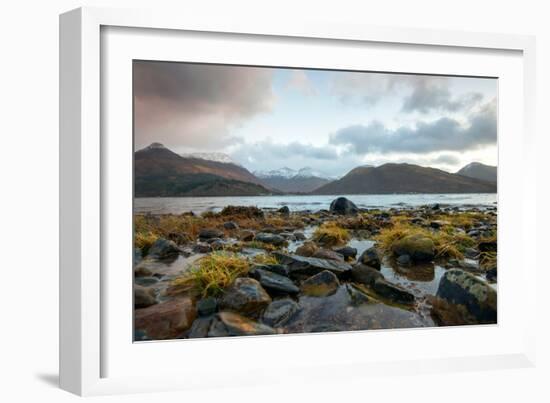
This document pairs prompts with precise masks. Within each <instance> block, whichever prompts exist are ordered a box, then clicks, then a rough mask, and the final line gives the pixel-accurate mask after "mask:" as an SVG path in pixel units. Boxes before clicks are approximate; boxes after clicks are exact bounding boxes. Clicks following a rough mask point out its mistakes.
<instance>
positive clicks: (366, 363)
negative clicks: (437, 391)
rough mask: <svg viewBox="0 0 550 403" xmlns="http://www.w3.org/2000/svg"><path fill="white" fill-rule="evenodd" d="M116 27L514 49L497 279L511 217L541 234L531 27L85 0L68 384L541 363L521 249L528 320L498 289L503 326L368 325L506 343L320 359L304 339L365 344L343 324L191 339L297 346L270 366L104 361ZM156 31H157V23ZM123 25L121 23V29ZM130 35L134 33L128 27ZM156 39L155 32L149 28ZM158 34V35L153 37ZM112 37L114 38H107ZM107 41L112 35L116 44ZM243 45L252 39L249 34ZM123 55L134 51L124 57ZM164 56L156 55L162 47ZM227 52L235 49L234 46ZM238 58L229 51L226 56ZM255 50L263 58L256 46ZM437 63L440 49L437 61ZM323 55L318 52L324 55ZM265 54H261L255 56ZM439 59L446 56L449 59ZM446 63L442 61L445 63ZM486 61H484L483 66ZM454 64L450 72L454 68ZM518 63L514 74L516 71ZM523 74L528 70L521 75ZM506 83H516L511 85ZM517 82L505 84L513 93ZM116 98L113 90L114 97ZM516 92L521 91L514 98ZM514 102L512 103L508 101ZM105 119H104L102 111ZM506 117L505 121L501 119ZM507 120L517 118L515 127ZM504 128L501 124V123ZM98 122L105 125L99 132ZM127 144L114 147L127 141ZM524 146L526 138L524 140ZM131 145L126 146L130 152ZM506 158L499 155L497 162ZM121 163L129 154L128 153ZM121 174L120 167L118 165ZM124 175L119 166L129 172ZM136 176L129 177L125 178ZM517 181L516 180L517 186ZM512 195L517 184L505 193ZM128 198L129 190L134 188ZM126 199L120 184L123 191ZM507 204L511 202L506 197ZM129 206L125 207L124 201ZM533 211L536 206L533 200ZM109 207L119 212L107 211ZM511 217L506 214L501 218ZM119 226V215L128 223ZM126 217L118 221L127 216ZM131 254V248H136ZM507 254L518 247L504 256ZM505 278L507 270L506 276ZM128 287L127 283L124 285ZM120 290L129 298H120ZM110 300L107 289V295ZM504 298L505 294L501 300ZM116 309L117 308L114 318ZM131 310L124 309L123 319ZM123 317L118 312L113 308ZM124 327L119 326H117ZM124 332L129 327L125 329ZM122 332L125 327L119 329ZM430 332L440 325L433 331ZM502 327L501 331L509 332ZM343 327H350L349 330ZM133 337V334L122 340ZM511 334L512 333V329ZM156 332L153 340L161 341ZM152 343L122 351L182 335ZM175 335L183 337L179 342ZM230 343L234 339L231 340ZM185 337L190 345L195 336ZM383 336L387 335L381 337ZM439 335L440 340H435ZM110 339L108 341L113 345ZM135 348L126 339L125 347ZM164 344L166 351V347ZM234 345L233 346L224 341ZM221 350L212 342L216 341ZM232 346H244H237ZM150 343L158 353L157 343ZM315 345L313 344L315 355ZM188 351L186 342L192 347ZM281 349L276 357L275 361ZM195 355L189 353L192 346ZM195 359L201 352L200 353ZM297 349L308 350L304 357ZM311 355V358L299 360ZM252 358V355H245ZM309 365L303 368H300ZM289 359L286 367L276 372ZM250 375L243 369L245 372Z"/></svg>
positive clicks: (173, 346)
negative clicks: (524, 30) (131, 6)
mask: <svg viewBox="0 0 550 403" xmlns="http://www.w3.org/2000/svg"><path fill="white" fill-rule="evenodd" d="M109 27H118V28H117V29H122V30H124V29H130V30H131V29H147V30H157V31H156V32H182V33H185V32H192V33H193V35H194V36H195V37H200V36H201V33H203V34H204V35H206V34H208V33H217V38H218V39H219V38H222V40H223V36H224V35H226V36H228V38H229V36H231V35H233V36H234V35H237V36H239V35H242V36H246V37H253V38H255V40H256V39H257V40H262V39H269V40H271V41H275V42H276V41H277V40H279V39H280V40H281V41H283V42H284V41H286V40H291V41H296V42H297V43H301V41H303V42H304V44H305V45H304V46H307V44H308V43H310V42H308V41H312V40H313V41H315V40H319V41H331V42H330V43H331V44H330V46H334V47H338V46H344V45H345V44H358V45H361V44H369V43H370V44H372V43H375V44H377V46H390V45H399V46H400V47H408V46H410V47H418V49H417V50H418V51H424V50H427V51H429V49H432V48H433V49H436V50H438V51H443V50H445V49H447V50H452V51H455V50H457V51H461V50H465V51H469V52H471V53H475V54H478V55H484V54H486V53H491V52H496V53H498V52H512V53H514V55H515V56H514V60H515V61H514V62H512V64H513V65H514V66H516V67H518V68H519V67H521V68H520V69H519V70H518V69H515V68H511V70H510V71H511V72H510V77H512V76H513V77H515V78H513V79H512V78H511V79H510V82H511V83H512V81H513V80H515V81H514V82H513V83H512V84H513V87H514V91H516V92H515V93H518V91H519V94H520V95H521V100H520V101H519V103H520V104H521V113H518V115H520V116H519V117H517V116H516V117H515V118H514V119H516V120H514V121H511V120H510V121H507V122H508V123H507V125H508V124H510V125H515V126H513V127H514V128H516V129H519V131H522V135H521V136H520V135H519V134H516V135H515V136H513V135H507V136H504V137H503V136H501V133H499V149H501V150H505V149H506V150H509V149H516V150H519V151H518V152H520V153H521V156H522V159H523V160H524V161H526V163H525V164H524V167H523V168H522V169H520V170H519V171H516V172H512V170H511V169H506V166H507V161H510V160H509V159H507V155H508V154H507V153H506V152H504V153H503V152H501V155H500V156H499V287H505V285H506V281H504V282H502V284H501V281H500V271H501V270H500V259H501V258H502V253H505V255H504V257H507V256H508V255H506V253H507V252H501V248H500V244H501V240H502V242H504V245H506V239H505V238H501V235H500V230H501V228H502V227H503V225H506V223H507V222H509V224H510V227H512V226H516V228H517V231H520V232H521V234H520V235H521V237H522V239H523V243H520V242H518V245H517V248H519V250H520V251H521V250H523V249H522V248H526V247H527V246H526V245H525V243H526V239H525V234H527V233H530V234H535V233H536V231H535V228H534V226H535V225H536V224H535V222H534V221H535V220H521V217H522V216H526V214H527V211H528V210H527V208H526V206H525V205H526V203H523V202H522V201H523V200H524V199H523V198H524V197H527V196H524V195H526V194H529V195H530V196H529V197H534V194H535V191H536V184H535V179H534V178H535V175H532V173H533V171H534V169H535V168H534V166H533V164H532V163H528V161H531V162H532V156H533V155H534V146H535V145H534V118H535V117H534V110H535V108H534V99H535V96H534V93H535V71H534V69H535V62H534V58H535V42H534V38H532V37H529V36H520V35H505V34H488V33H467V32H456V31H443V30H438V31H429V30H417V29H408V28H385V27H370V26H357V25H346V24H332V23H326V22H323V23H320V22H315V21H304V22H303V23H301V24H299V25H298V24H293V23H290V22H283V21H270V20H269V18H266V19H265V20H254V21H248V20H245V19H239V20H236V19H232V20H219V21H217V20H211V19H204V18H196V17H195V16H193V15H179V14H178V15H175V14H171V13H170V12H158V11H151V10H116V9H103V8H81V9H77V10H73V11H70V12H68V13H65V14H63V15H61V17H60V384H61V387H62V388H63V389H66V390H68V391H70V392H73V393H76V394H79V395H97V394H113V393H130V392H132V393H134V392H151V391H161V390H174V389H186V388H198V387H213V386H226V385H229V384H232V385H234V384H235V383H238V384H240V385H253V384H258V383H270V382H281V381H283V380H284V381H285V382H295V379H296V377H297V376H298V375H299V376H300V377H301V378H300V379H301V380H302V381H303V380H304V377H308V378H310V379H317V380H322V379H324V378H325V377H327V373H331V376H332V377H334V376H335V375H334V373H335V372H338V375H337V376H338V377H342V378H343V377H346V376H351V374H353V376H354V377H357V376H369V375H371V374H374V373H376V374H380V373H388V374H390V373H391V374H398V373H418V372H424V373H425V372H428V373H430V372H438V371H456V370H474V369H492V368H503V367H509V368H512V367H516V368H517V367H527V366H532V365H534V361H535V346H534V338H535V335H534V329H535V326H534V319H532V318H531V317H529V313H530V312H535V309H534V306H535V286H536V285H535V284H534V283H533V282H531V281H529V279H530V278H535V277H536V273H535V268H536V264H535V263H536V262H535V261H534V259H535V257H534V256H532V255H531V256H529V255H527V254H525V256H524V259H523V261H522V268H521V270H522V271H521V278H520V279H519V280H518V284H520V285H521V300H522V301H521V302H519V303H518V304H520V307H519V308H518V310H519V311H522V312H524V315H523V317H522V320H521V322H520V321H516V320H513V319H514V318H517V316H511V317H510V320H507V321H505V323H504V324H502V323H501V318H500V314H501V311H500V309H501V308H502V307H503V304H506V301H507V299H506V298H510V296H509V294H508V297H507V296H506V293H505V292H503V293H502V296H501V293H500V288H499V325H498V326H496V327H488V328H487V327H485V328H484V329H474V328H453V329H432V330H430V333H422V334H421V333H418V331H408V330H405V331H393V332H372V335H370V336H368V337H370V339H371V340H376V341H377V342H378V343H384V342H386V343H390V342H389V341H384V340H385V339H386V340H390V339H391V340H393V342H394V343H395V341H396V340H397V338H400V339H403V338H407V339H408V340H407V343H415V342H418V341H419V339H420V338H423V339H428V340H429V339H430V338H431V339H432V341H434V342H435V341H437V340H439V341H441V340H442V339H443V338H445V337H449V338H452V337H455V338H461V339H463V340H468V337H473V336H471V335H474V332H479V333H477V334H476V336H475V337H477V335H478V334H479V335H481V336H482V337H493V338H494V337H501V336H502V337H510V338H511V339H510V340H512V338H513V342H512V343H508V344H507V346H508V347H499V348H500V350H499V349H498V348H495V349H493V351H491V352H490V353H488V354H483V351H482V350H479V351H473V352H472V354H470V355H466V354H463V353H462V352H461V351H460V350H456V351H450V350H449V351H447V352H446V351H437V352H436V353H434V354H421V350H422V349H421V348H419V353H418V354H417V355H416V356H409V357H403V359H399V358H398V356H396V354H394V356H391V355H390V354H388V355H387V356H388V358H387V359H383V358H380V357H378V358H376V360H375V359H373V358H370V359H367V358H365V357H362V356H360V355H357V356H353V357H348V359H346V360H334V361H330V360H321V361H316V359H315V355H314V354H313V352H312V351H308V346H311V345H315V344H319V343H323V345H329V346H330V345H331V343H341V342H342V340H344V338H345V340H346V344H347V343H350V345H353V344H354V343H360V342H361V340H362V339H363V338H364V337H367V336H366V335H365V332H350V333H347V334H339V335H334V334H327V335H299V336H292V337H278V336H275V337H267V338H265V337H263V338H262V337H258V338H246V339H242V338H241V339H231V340H224V341H220V340H217V341H208V343H209V344H205V342H204V341H193V350H196V351H200V350H201V349H203V350H204V351H206V349H208V350H211V351H212V354H214V353H215V354H217V355H219V354H227V356H228V358H230V359H233V360H235V359H238V358H239V356H238V355H237V353H239V354H246V353H247V352H246V351H245V350H250V351H248V353H249V354H254V353H256V354H257V353H258V352H260V351H266V350H268V349H269V350H272V351H275V352H277V351H278V350H277V349H282V348H288V346H289V345H293V346H298V347H296V351H300V352H302V353H303V354H302V355H299V354H297V359H296V360H294V361H292V360H290V361H286V364H285V362H283V361H281V362H276V365H273V367H272V368H269V369H268V368H265V370H264V371H263V372H262V371H258V370H257V369H259V368H252V367H250V366H248V367H247V366H246V365H244V364H242V365H241V366H240V367H238V368H237V369H236V370H235V372H234V373H231V374H228V373H227V372H226V373H225V376H222V375H223V371H224V369H223V368H221V370H220V372H219V373H214V372H210V373H209V372H208V368H204V367H200V366H198V367H197V366H196V367H195V370H194V372H193V374H191V373H186V372H185V371H184V368H182V370H181V371H178V372H176V368H177V366H176V367H174V366H173V365H172V366H170V365H167V366H166V368H167V369H166V371H164V372H163V373H162V374H159V375H158V376H154V375H151V374H142V375H141V376H140V375H138V374H136V373H133V374H132V373H131V371H130V370H129V369H128V368H124V367H122V366H121V367H120V368H119V370H117V371H112V370H110V369H108V368H107V367H108V366H107V365H106V362H107V361H108V359H109V357H110V356H111V355H113V356H114V353H113V351H115V350H116V351H119V348H121V346H120V345H116V344H113V342H112V340H111V336H109V332H107V331H106V329H105V327H107V326H111V325H112V323H113V321H112V320H108V319H107V318H108V317H109V315H111V316H112V315H113V314H112V312H115V311H111V308H110V307H111V305H110V302H109V298H108V296H109V290H108V288H109V287H106V285H105V280H106V278H110V277H109V276H108V275H107V274H106V273H105V267H107V266H108V262H107V261H106V259H107V257H106V256H107V253H106V251H107V249H108V247H107V246H108V245H106V244H105V236H104V235H105V234H104V229H105V227H107V226H108V225H107V224H106V219H107V218H106V215H105V211H107V210H109V209H111V207H110V205H109V203H110V201H109V197H108V196H106V194H107V193H109V192H111V191H114V189H112V188H111V187H110V186H109V184H108V182H109V181H108V180H107V178H109V176H110V175H111V174H113V172H110V171H109V169H115V168H113V165H112V164H109V158H110V157H109V151H110V147H118V146H117V145H116V144H114V143H113V142H111V141H110V138H107V139H106V138H105V137H102V136H105V133H108V132H109V124H108V123H105V116H106V115H107V113H106V112H108V111H105V110H103V109H102V108H104V98H103V96H104V95H102V94H106V93H108V92H109V85H110V84H109V80H102V74H103V73H102V72H104V70H103V68H104V64H105V61H104V60H102V57H103V56H105V55H109V53H108V52H107V53H104V49H102V48H104V47H106V42H104V40H105V38H104V37H102V31H105V29H107V30H108V29H109ZM150 32H152V31H150ZM125 35H126V33H125ZM130 35H131V33H130ZM152 40H153V41H154V40H155V39H152ZM158 40H159V41H160V40H161V39H158ZM112 43H114V42H112ZM110 44H111V42H110V43H109V46H111V45H110ZM244 46H246V44H244ZM128 57H131V55H130V56H128ZM159 57H161V56H159ZM228 57H229V56H228ZM231 57H234V56H231ZM256 57H258V58H259V57H260V55H257V56H256ZM434 62H435V60H434ZM316 63H319V61H317V62H316ZM260 64H261V63H260ZM442 66H444V65H443V64H442ZM441 68H443V67H441ZM461 68H463V67H461V65H460V64H456V67H455V70H453V72H454V74H461V72H460V69H461ZM480 71H481V70H480ZM447 72H450V70H449V71H447ZM518 72H519V73H518ZM518 74H520V75H521V77H519V81H518V77H517V76H518ZM512 84H511V85H512ZM511 93H512V92H510V94H511ZM109 102H111V98H109ZM515 102H518V101H517V100H516V101H515ZM503 105H504V106H505V107H506V110H509V109H510V108H511V107H512V106H514V107H516V106H517V105H516V104H514V105H512V104H508V103H505V104H503ZM102 119H103V120H102ZM499 123H500V120H499ZM511 127H512V126H511ZM501 129H502V130H501ZM499 131H502V132H504V133H506V131H507V127H500V126H499ZM102 133H103V134H102ZM122 145H123V144H122V143H121V144H120V145H119V146H122ZM518 147H520V148H518ZM131 151H132V150H131V149H128V153H129V154H130V155H131ZM501 161H502V162H503V164H504V165H502V166H501ZM122 165H124V164H123V163H122ZM119 176H120V175H119ZM122 177H124V174H123V175H122ZM508 182H510V183H511V185H518V184H521V186H522V191H520V192H517V195H516V196H515V197H512V196H510V197H507V200H506V202H505V203H504V209H503V210H501V204H500V203H501V202H502V200H501V199H500V197H501V196H500V194H501V189H503V190H502V191H503V192H504V194H507V193H506V192H507V191H506V189H507V186H506V184H507V183H508ZM128 186H129V185H128ZM511 187H512V186H510V188H511ZM510 194H511V193H510ZM127 197H131V195H130V194H128V195H127ZM123 198H124V195H123ZM507 206H510V207H507ZM514 206H516V207H517V210H518V212H517V214H518V216H517V217H515V218H513V217H509V218H510V220H509V221H508V219H507V218H506V217H504V218H503V217H501V215H503V216H505V215H506V214H507V213H506V212H507V211H508V212H510V211H512V207H514ZM121 208H124V207H121ZM529 211H532V208H531V209H530V210H529ZM110 217H113V215H110ZM505 220H506V221H505ZM123 225H124V224H123ZM120 228H122V227H120ZM129 257H130V255H128V259H129ZM508 260H509V261H510V263H506V264H512V263H513V262H514V261H513V256H510V259H508ZM505 278H506V277H505ZM129 286H130V285H129ZM122 299H124V298H122ZM111 300H112V298H111ZM502 301H504V302H502ZM111 319H112V318H111ZM128 320H129V318H128ZM115 321H116V317H115ZM117 332H118V330H117ZM120 332H124V331H120ZM120 332H119V333H120ZM434 332H435V333H434ZM505 332H506V333H505ZM344 333H346V332H344ZM119 336H120V337H119V339H120V340H123V341H122V342H123V343H129V345H131V344H132V342H131V339H130V338H127V339H124V337H125V336H124V335H123V334H122V335H119ZM124 340H126V341H124ZM506 340H508V339H506ZM155 343H156V342H155ZM155 343H145V344H142V345H149V346H150V347H140V351H136V350H135V348H134V347H132V349H133V350H132V349H128V353H125V354H127V355H125V356H120V357H119V359H120V360H127V361H129V362H131V360H130V358H131V357H130V356H128V354H133V353H131V351H136V352H135V354H142V353H143V354H144V356H146V355H147V354H150V353H149V352H148V351H145V350H148V349H152V348H155V349H156V353H159V352H161V353H162V354H164V355H166V354H175V352H176V350H177V349H182V348H183V347H181V346H182V344H181V343H184V342H173V343H172V342H169V343H167V342H163V343H160V344H157V345H156V346H155V347H153V346H152V345H153V344H155ZM178 343H179V344H178ZM220 343H230V346H231V349H227V348H226V346H227V344H220ZM188 345H189V344H188ZM382 345H383V344H382ZM434 345H437V344H434ZM109 346H110V347H109ZM127 347H130V346H127ZM161 350H162V351H161ZM228 350H230V351H228ZM214 351H215V352H214ZM235 352H237V353H235ZM156 353H155V354H156ZM308 353H309V355H308ZM186 354H189V351H188V352H186ZM277 355H280V354H275V355H274V357H273V360H276V358H277V357H276V356H277ZM189 357H191V361H192V359H193V358H192V357H193V356H189ZM195 359H196V358H195ZM300 360H301V361H300ZM306 360H308V362H304V361H306ZM245 364H246V363H245ZM305 366H307V368H308V371H307V375H305V374H304V371H303V368H304V367H305ZM281 368H284V371H281ZM207 373H208V374H209V379H208V382H206V381H204V375H205V374H207ZM243 374H246V376H242V375H243Z"/></svg>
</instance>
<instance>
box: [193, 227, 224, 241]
mask: <svg viewBox="0 0 550 403" xmlns="http://www.w3.org/2000/svg"><path fill="white" fill-rule="evenodd" d="M223 235H224V234H223V231H222V230H219V229H217V228H203V229H201V230H200V231H199V238H200V239H212V238H223Z"/></svg>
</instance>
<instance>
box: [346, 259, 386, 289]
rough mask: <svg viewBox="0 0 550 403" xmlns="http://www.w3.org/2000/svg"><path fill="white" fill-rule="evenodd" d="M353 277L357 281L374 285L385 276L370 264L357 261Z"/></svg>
mask: <svg viewBox="0 0 550 403" xmlns="http://www.w3.org/2000/svg"><path fill="white" fill-rule="evenodd" d="M351 278H352V279H353V281H355V282H357V283H361V284H365V285H368V286H371V287H372V286H373V285H374V282H375V281H376V280H378V279H382V280H383V279H384V276H383V275H382V273H380V272H379V271H378V270H376V269H373V268H372V267H370V266H367V265H364V264H362V263H357V264H355V265H354V266H353V268H352V269H351Z"/></svg>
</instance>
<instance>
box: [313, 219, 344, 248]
mask: <svg viewBox="0 0 550 403" xmlns="http://www.w3.org/2000/svg"><path fill="white" fill-rule="evenodd" d="M349 239H350V235H349V233H348V231H347V230H346V229H345V228H342V227H340V226H339V225H338V223H336V222H334V221H329V222H326V223H323V224H322V225H320V226H319V227H318V228H317V229H316V230H315V232H314V233H313V240H314V241H316V242H318V243H320V244H322V245H324V246H335V245H343V244H345V243H346V242H347V241H349Z"/></svg>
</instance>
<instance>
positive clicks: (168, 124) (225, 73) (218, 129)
mask: <svg viewBox="0 0 550 403" xmlns="http://www.w3.org/2000/svg"><path fill="white" fill-rule="evenodd" d="M133 74H134V75H133V82H134V111H135V118H134V119H135V120H134V125H135V126H134V127H135V143H136V147H137V148H139V147H142V146H145V145H147V144H149V143H151V142H153V141H157V142H161V143H165V144H166V145H167V146H169V147H171V148H173V149H175V150H178V149H181V148H183V147H185V148H201V149H204V148H219V147H220V146H224V145H228V144H233V143H234V142H235V141H238V139H237V138H235V137H232V136H230V134H229V132H230V129H231V127H238V126H239V125H240V124H242V123H243V122H244V121H245V120H246V119H249V118H251V117H253V116H255V115H257V114H260V113H264V112H268V111H269V110H271V107H272V105H273V102H274V94H273V91H272V87H271V77H272V74H273V70H271V69H264V68H254V67H237V66H217V65H206V64H191V63H172V62H149V61H137V62H134V67H133Z"/></svg>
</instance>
